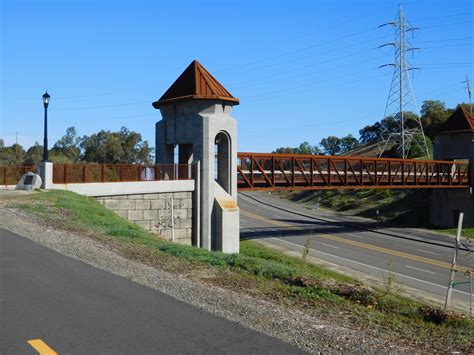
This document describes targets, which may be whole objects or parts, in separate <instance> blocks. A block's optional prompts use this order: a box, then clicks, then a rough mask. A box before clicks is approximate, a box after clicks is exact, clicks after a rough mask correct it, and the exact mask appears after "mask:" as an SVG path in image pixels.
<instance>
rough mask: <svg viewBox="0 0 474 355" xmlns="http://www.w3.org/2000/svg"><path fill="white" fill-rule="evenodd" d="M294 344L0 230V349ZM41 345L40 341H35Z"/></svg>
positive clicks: (218, 349) (111, 350) (212, 348)
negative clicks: (33, 345) (31, 342)
mask: <svg viewBox="0 0 474 355" xmlns="http://www.w3.org/2000/svg"><path fill="white" fill-rule="evenodd" d="M32 339H41V341H42V342H44V344H46V346H49V347H50V348H52V349H53V350H54V351H56V352H58V353H60V354H61V353H62V354H69V353H71V354H106V353H107V354H125V353H126V354H147V353H155V354H156V353H168V354H179V353H193V354H195V353H207V354H209V353H224V352H225V353H229V354H232V353H235V354H237V353H239V354H242V353H256V354H264V353H271V354H278V353H281V354H287V353H298V352H299V350H298V349H296V348H293V347H291V346H290V345H288V344H285V343H283V342H281V341H279V340H277V339H274V338H271V337H268V336H266V335H263V334H260V333H258V332H255V331H252V330H249V329H246V328H244V327H242V326H240V325H238V324H236V323H233V322H230V321H228V320H225V319H223V318H219V317H216V316H213V315H211V314H209V313H206V312H204V311H201V310H199V309H197V308H195V307H193V306H190V305H188V304H185V303H183V302H180V301H177V300H175V299H173V298H172V297H169V296H166V295H164V294H162V293H160V292H158V291H155V290H152V289H149V288H146V287H142V286H140V285H138V284H136V283H133V282H131V281H129V280H127V279H124V278H121V277H118V276H115V275H113V274H110V273H107V272H105V271H102V270H99V269H96V268H93V267H92V266H89V265H86V264H84V263H82V262H80V261H78V260H75V259H72V258H68V257H65V256H63V255H61V254H58V253H56V252H54V251H52V250H49V249H46V248H44V247H42V246H40V245H38V244H36V243H34V242H32V241H30V240H28V239H26V238H24V237H20V236H17V235H15V234H12V233H10V232H8V231H5V230H2V229H0V354H23V353H25V354H37V352H36V351H35V350H34V349H33V347H32V346H31V345H30V344H28V343H27V341H28V340H32ZM35 345H36V346H41V345H42V344H41V343H36V344H35Z"/></svg>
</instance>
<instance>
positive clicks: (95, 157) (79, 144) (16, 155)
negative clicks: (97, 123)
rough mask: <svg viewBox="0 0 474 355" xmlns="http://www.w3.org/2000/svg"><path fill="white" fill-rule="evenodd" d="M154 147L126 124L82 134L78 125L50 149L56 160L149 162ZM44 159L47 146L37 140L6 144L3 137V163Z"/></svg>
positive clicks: (0, 157)
mask: <svg viewBox="0 0 474 355" xmlns="http://www.w3.org/2000/svg"><path fill="white" fill-rule="evenodd" d="M152 153H153V148H151V147H150V146H149V144H148V141H143V139H142V136H141V134H139V133H137V132H134V131H130V130H129V129H127V128H125V127H122V128H121V129H120V130H119V131H117V132H111V131H105V130H101V131H99V132H97V133H94V134H92V135H90V136H87V135H84V136H82V137H79V136H78V135H77V131H76V129H75V128H74V127H69V128H68V129H67V130H66V134H65V135H64V136H63V137H61V138H60V139H59V140H58V141H57V142H56V143H54V145H53V147H52V148H51V149H49V161H51V162H53V163H80V162H88V163H107V164H118V163H124V164H135V163H137V164H138V163H141V164H148V163H151V162H152V161H153V155H152ZM42 159H43V146H42V145H40V144H38V143H35V144H34V145H33V146H31V147H30V148H28V149H26V150H25V149H24V148H23V147H22V146H21V145H20V144H13V145H11V146H9V147H6V146H5V144H4V141H3V140H2V139H0V165H10V164H13V165H36V164H38V163H39V162H40V161H42Z"/></svg>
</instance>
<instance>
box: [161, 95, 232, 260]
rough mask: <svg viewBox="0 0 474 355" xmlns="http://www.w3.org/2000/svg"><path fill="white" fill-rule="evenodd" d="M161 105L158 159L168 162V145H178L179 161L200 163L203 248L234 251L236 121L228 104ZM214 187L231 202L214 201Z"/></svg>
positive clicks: (219, 102) (200, 237) (200, 227)
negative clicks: (216, 169)
mask: <svg viewBox="0 0 474 355" xmlns="http://www.w3.org/2000/svg"><path fill="white" fill-rule="evenodd" d="M160 110H161V114H162V116H163V119H162V120H161V121H159V122H158V123H157V124H156V162H157V163H158V164H163V163H168V162H170V161H171V150H170V149H169V147H172V146H174V145H178V146H179V162H180V163H188V162H189V163H197V162H199V165H200V168H199V193H198V194H199V199H200V205H199V208H196V211H199V216H198V218H199V223H197V224H196V227H197V226H199V240H200V244H201V246H202V248H205V249H208V250H222V251H224V252H228V253H233V252H238V251H239V248H238V245H239V235H240V234H239V233H240V232H239V226H238V221H239V210H238V206H237V169H236V166H237V122H236V120H235V119H234V118H233V117H232V116H231V110H232V106H231V105H226V104H225V103H223V102H222V101H219V100H189V101H184V102H181V103H176V104H174V105H173V107H160ZM216 137H217V138H220V139H221V141H220V144H219V146H220V147H221V149H219V156H218V161H219V162H218V166H219V168H220V174H219V178H220V180H221V181H219V182H216V181H215V179H214V174H215V156H214V154H215V142H216ZM163 141H165V142H163ZM216 189H218V190H219V196H220V201H225V200H227V201H233V203H220V204H219V203H217V202H216ZM221 190H222V191H221ZM226 196H227V197H226ZM217 209H219V213H217ZM231 221H232V222H231ZM218 230H219V231H222V230H225V231H226V232H225V234H224V235H223V236H222V237H220V238H224V240H223V241H222V240H221V241H219V242H218ZM219 235H222V234H219ZM194 239H195V240H197V239H198V238H194Z"/></svg>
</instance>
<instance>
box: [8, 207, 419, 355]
mask: <svg viewBox="0 0 474 355" xmlns="http://www.w3.org/2000/svg"><path fill="white" fill-rule="evenodd" d="M0 227H1V228H4V229H8V230H10V231H12V232H14V233H16V234H19V235H21V236H24V237H26V238H28V239H31V240H33V241H35V242H37V243H39V244H41V245H43V246H45V247H47V248H50V249H53V250H55V251H57V252H59V253H61V254H64V255H67V256H69V257H72V258H75V259H78V260H81V261H83V262H84V263H87V264H90V265H93V266H95V267H97V268H99V269H102V270H105V271H108V272H111V273H113V274H116V275H119V276H122V277H125V278H127V279H130V280H132V281H134V282H136V283H138V284H141V285H144V286H146V287H150V288H152V289H155V290H158V291H160V292H163V293H165V294H167V295H170V296H172V297H174V298H176V299H178V300H181V301H183V302H186V303H189V304H191V305H194V306H196V307H198V308H200V309H203V310H205V311H207V312H210V313H212V314H215V315H217V316H220V317H223V318H226V319H228V320H230V321H233V322H236V323H239V324H241V325H243V326H245V327H247V328H250V329H253V330H256V331H259V332H262V333H265V334H268V335H270V336H273V337H276V338H279V339H281V340H283V341H285V342H287V343H290V344H293V345H295V346H297V347H299V348H301V349H303V350H306V351H308V352H312V353H318V352H331V353H338V352H344V353H347V352H351V353H353V352H357V353H360V352H369V353H371V352H374V351H380V350H384V351H393V352H406V351H409V352H413V351H416V350H415V349H409V348H406V347H402V346H399V345H398V344H391V343H390V342H388V341H387V340H385V339H379V338H374V337H373V336H370V335H369V334H365V333H363V332H361V331H357V330H352V329H348V328H345V327H341V326H338V325H335V324H332V323H330V322H328V321H327V320H323V319H319V318H318V317H317V315H314V314H311V312H307V313H303V312H302V311H300V310H295V309H289V308H286V307H283V306H280V305H276V304H273V303H271V302H268V301H266V300H261V299H257V298H255V297H252V296H249V295H247V294H245V293H244V292H245V291H244V290H242V292H237V291H234V290H229V289H224V288H221V287H218V286H215V285H210V284H209V283H206V282H204V281H200V280H195V279H190V278H188V277H186V276H184V275H180V274H179V273H178V272H179V271H177V272H176V273H171V272H168V271H163V270H160V269H158V268H155V267H151V266H148V265H145V264H142V263H139V262H136V261H132V260H129V259H126V258H125V257H123V256H121V255H119V254H118V253H117V252H115V251H114V250H112V249H111V247H109V246H107V245H106V244H103V243H101V242H100V241H98V240H96V239H92V238H89V237H87V236H82V235H78V234H74V233H71V232H68V231H64V230H58V229H55V228H53V227H51V226H48V225H46V224H45V222H44V221H42V220H39V219H38V218H36V217H34V216H31V215H26V214H25V213H24V212H23V211H19V210H16V209H12V208H7V207H3V206H1V204H0ZM418 351H419V350H418Z"/></svg>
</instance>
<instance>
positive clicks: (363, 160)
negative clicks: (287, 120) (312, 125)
mask: <svg viewBox="0 0 474 355" xmlns="http://www.w3.org/2000/svg"><path fill="white" fill-rule="evenodd" d="M238 159H239V165H238V168H237V169H238V173H237V175H238V177H237V178H238V188H239V190H290V189H291V190H296V189H297V190H325V189H354V188H456V189H462V188H469V187H470V181H469V164H468V163H467V162H453V161H440V160H417V159H391V158H369V157H357V156H317V155H300V154H262V153H238Z"/></svg>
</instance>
